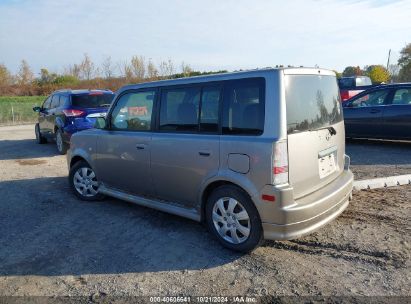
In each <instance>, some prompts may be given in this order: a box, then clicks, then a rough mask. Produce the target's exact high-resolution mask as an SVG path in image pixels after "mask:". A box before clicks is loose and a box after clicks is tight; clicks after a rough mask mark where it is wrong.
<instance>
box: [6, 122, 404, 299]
mask: <svg viewBox="0 0 411 304" xmlns="http://www.w3.org/2000/svg"><path fill="white" fill-rule="evenodd" d="M347 151H348V153H349V154H350V155H351V160H352V164H353V170H354V172H355V174H356V176H357V177H359V178H367V177H374V176H380V174H383V175H385V174H387V175H393V174H405V173H408V174H409V173H411V169H410V168H411V159H410V158H411V146H410V145H409V144H406V143H403V144H394V143H389V144H387V143H376V142H361V141H354V142H350V143H349V144H348V146H347ZM66 176H67V166H66V162H65V157H64V156H58V155H57V154H56V152H55V147H54V145H52V144H48V145H37V144H36V143H35V142H34V132H33V126H20V127H2V128H0V197H1V199H0V232H1V234H0V295H20V296H23V295H48V296H55V295H59V296H62V295H65V296H67V295H71V296H75V295H87V296H90V295H105V294H108V295H115V296H121V295H227V296H228V295H275V296H281V295H320V296H329V295H334V296H359V295H374V296H375V295H378V296H393V295H397V296H398V295H402V296H411V288H410V286H411V284H410V281H411V280H410V273H411V272H410V269H411V268H410V266H411V265H410V264H411V262H410V252H411V250H410V249H411V239H410V235H411V233H410V232H411V231H410V220H409V218H410V216H411V206H410V198H411V186H402V187H395V188H390V189H379V190H372V191H361V192H356V193H354V197H353V200H352V203H351V204H350V206H349V208H348V209H347V210H346V211H345V212H344V213H343V214H342V215H341V216H340V217H339V218H338V219H337V220H335V221H334V222H332V223H331V224H329V225H327V226H326V227H324V228H322V229H321V230H320V231H318V232H316V233H313V234H311V235H309V236H307V237H304V238H301V239H298V240H293V241H284V242H279V241H278V242H273V241H270V242H266V243H265V245H264V246H262V247H260V248H258V249H257V250H255V251H254V252H252V253H251V254H248V255H242V254H238V253H233V252H230V251H228V250H225V249H223V248H222V247H221V246H220V245H219V244H218V243H217V242H216V241H215V240H214V239H213V238H212V237H211V236H210V234H208V233H207V231H206V229H205V228H204V227H203V226H201V225H200V224H198V223H195V222H192V221H190V220H186V219H182V218H179V217H175V216H172V215H168V214H165V213H161V212H158V211H154V210H151V209H147V208H143V207H139V206H135V205H132V204H128V203H126V202H122V201H119V200H115V199H107V200H105V201H103V202H100V203H85V202H81V201H79V200H77V199H76V198H75V197H74V195H72V194H71V193H70V190H69V187H68V182H67V178H66Z"/></svg>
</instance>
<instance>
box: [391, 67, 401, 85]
mask: <svg viewBox="0 0 411 304" xmlns="http://www.w3.org/2000/svg"><path fill="white" fill-rule="evenodd" d="M399 72H400V66H399V65H398V64H390V65H389V66H388V73H390V76H391V82H396V81H397V80H398V74H399Z"/></svg>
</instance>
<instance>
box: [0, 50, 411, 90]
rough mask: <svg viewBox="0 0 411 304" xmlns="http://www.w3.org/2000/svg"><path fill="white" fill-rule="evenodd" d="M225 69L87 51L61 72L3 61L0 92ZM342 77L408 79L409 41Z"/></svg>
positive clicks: (109, 85)
mask: <svg viewBox="0 0 411 304" xmlns="http://www.w3.org/2000/svg"><path fill="white" fill-rule="evenodd" d="M223 72H227V71H226V70H221V71H210V72H199V71H194V70H193V69H192V68H191V66H190V65H189V64H186V63H185V62H182V63H180V64H179V65H176V64H175V63H174V62H173V61H172V60H166V61H161V62H160V63H159V64H155V63H153V61H152V60H151V59H148V60H147V59H146V58H145V57H143V56H138V55H136V56H133V57H132V58H131V60H125V61H120V62H117V63H115V62H113V60H112V58H111V57H110V56H108V57H106V58H105V59H104V60H103V62H102V63H101V64H100V65H96V64H95V63H94V62H93V60H92V59H91V58H90V56H89V55H88V54H84V56H83V59H82V60H81V62H80V63H76V64H71V65H68V66H66V67H64V69H63V72H62V73H60V74H59V73H52V72H49V71H48V70H47V69H46V68H43V69H41V70H40V73H39V74H38V75H37V76H35V74H34V72H33V71H32V69H31V67H30V65H29V64H28V62H27V61H26V60H22V61H21V63H20V67H19V69H18V72H17V73H16V74H12V73H11V72H10V71H9V70H8V69H7V67H6V66H5V65H4V64H1V63H0V95H21V96H23V95H48V94H50V93H51V92H52V91H55V90H57V89H62V88H72V89H77V88H89V89H96V88H104V89H110V90H113V91H116V90H117V89H119V88H120V87H122V86H124V85H126V84H130V83H139V82H146V81H153V80H160V79H173V78H181V77H188V76H198V75H205V74H212V73H223ZM336 73H337V77H341V76H357V75H358V76H361V75H366V76H369V77H370V78H371V80H372V82H373V83H375V84H378V83H383V82H384V83H388V82H411V43H409V44H407V45H406V46H405V47H404V48H403V49H402V50H401V52H400V58H399V60H398V62H397V63H396V64H391V65H389V66H388V68H387V67H384V66H382V65H370V66H365V67H364V68H360V67H359V66H348V67H346V68H345V69H344V71H343V72H342V73H339V72H337V71H336Z"/></svg>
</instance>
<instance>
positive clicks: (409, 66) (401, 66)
mask: <svg viewBox="0 0 411 304" xmlns="http://www.w3.org/2000/svg"><path fill="white" fill-rule="evenodd" d="M336 73H337V76H338V77H346V76H369V77H370V78H371V81H372V82H373V83H374V84H380V83H389V82H411V43H409V44H407V45H406V46H405V47H404V48H403V49H402V50H401V51H400V58H399V59H398V62H397V63H395V64H390V65H388V66H387V67H384V66H383V65H369V66H365V67H364V68H360V67H359V66H348V67H346V68H345V69H344V71H343V72H342V73H338V72H336Z"/></svg>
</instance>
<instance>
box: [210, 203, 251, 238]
mask: <svg viewBox="0 0 411 304" xmlns="http://www.w3.org/2000/svg"><path fill="white" fill-rule="evenodd" d="M212 218H213V224H214V227H215V229H216V230H217V232H218V234H219V235H220V236H221V237H222V238H223V239H224V240H226V241H227V242H229V243H232V244H240V243H243V242H245V241H246V240H247V239H248V237H249V235H250V230H251V222H250V217H249V215H248V213H247V211H246V209H245V208H244V206H243V205H241V203H240V202H239V201H237V200H236V199H234V198H231V197H224V198H220V199H219V200H218V201H216V202H215V204H214V207H213V213H212Z"/></svg>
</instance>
